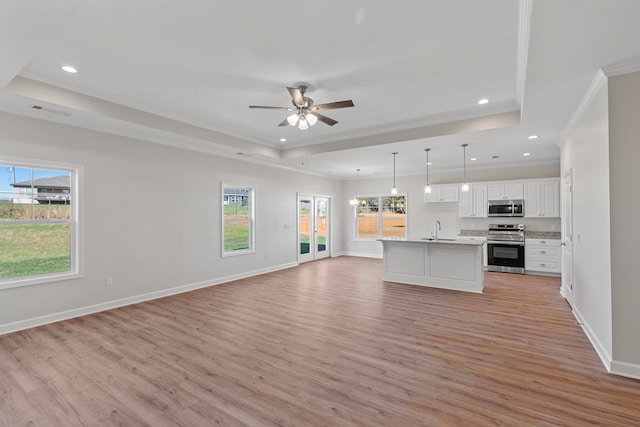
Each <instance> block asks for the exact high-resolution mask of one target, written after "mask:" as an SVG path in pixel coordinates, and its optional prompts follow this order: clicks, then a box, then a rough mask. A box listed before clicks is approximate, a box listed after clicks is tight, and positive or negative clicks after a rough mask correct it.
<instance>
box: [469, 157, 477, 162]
mask: <svg viewBox="0 0 640 427" xmlns="http://www.w3.org/2000/svg"><path fill="white" fill-rule="evenodd" d="M469 160H471V161H472V162H474V161H476V160H478V159H477V158H476V157H472V158H470V159H469Z"/></svg>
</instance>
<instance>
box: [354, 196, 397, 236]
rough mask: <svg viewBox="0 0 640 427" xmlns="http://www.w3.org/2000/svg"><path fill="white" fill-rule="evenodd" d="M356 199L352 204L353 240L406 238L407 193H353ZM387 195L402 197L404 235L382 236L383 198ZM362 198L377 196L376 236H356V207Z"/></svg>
mask: <svg viewBox="0 0 640 427" xmlns="http://www.w3.org/2000/svg"><path fill="white" fill-rule="evenodd" d="M354 197H355V198H356V199H358V204H357V205H355V206H353V225H354V226H353V240H355V241H362V242H371V241H374V240H376V239H406V238H407V236H408V234H409V208H408V199H409V198H408V195H407V193H398V194H391V193H384V194H360V195H355V196H354ZM387 197H404V210H405V213H404V215H405V219H404V236H403V237H384V236H383V235H382V233H383V218H382V215H383V211H384V209H383V206H384V205H383V199H384V198H387ZM362 198H377V199H378V218H377V225H378V231H377V235H376V237H359V236H358V208H359V206H360V205H359V202H360V199H362Z"/></svg>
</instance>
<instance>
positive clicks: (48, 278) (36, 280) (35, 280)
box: [0, 273, 84, 291]
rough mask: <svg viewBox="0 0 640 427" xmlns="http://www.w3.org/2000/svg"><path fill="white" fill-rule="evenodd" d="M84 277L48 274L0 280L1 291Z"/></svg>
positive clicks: (77, 274) (69, 274)
mask: <svg viewBox="0 0 640 427" xmlns="http://www.w3.org/2000/svg"><path fill="white" fill-rule="evenodd" d="M82 277H84V276H83V275H82V274H80V273H59V274H46V275H42V276H27V277H24V278H19V277H18V278H11V279H0V291H1V290H3V289H12V288H20V287H23V286H32V285H42V284H45V283H52V282H61V281H63V280H74V279H80V278H82Z"/></svg>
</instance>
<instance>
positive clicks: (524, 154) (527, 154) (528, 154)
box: [522, 153, 531, 157]
mask: <svg viewBox="0 0 640 427" xmlns="http://www.w3.org/2000/svg"><path fill="white" fill-rule="evenodd" d="M522 155H523V156H525V157H526V156H530V155H531V153H522Z"/></svg>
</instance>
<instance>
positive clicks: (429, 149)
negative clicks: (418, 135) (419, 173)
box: [424, 148, 431, 194]
mask: <svg viewBox="0 0 640 427" xmlns="http://www.w3.org/2000/svg"><path fill="white" fill-rule="evenodd" d="M424 151H425V153H427V162H426V164H427V183H426V184H425V185H424V194H431V186H430V185H429V151H431V148H425V149H424Z"/></svg>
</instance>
